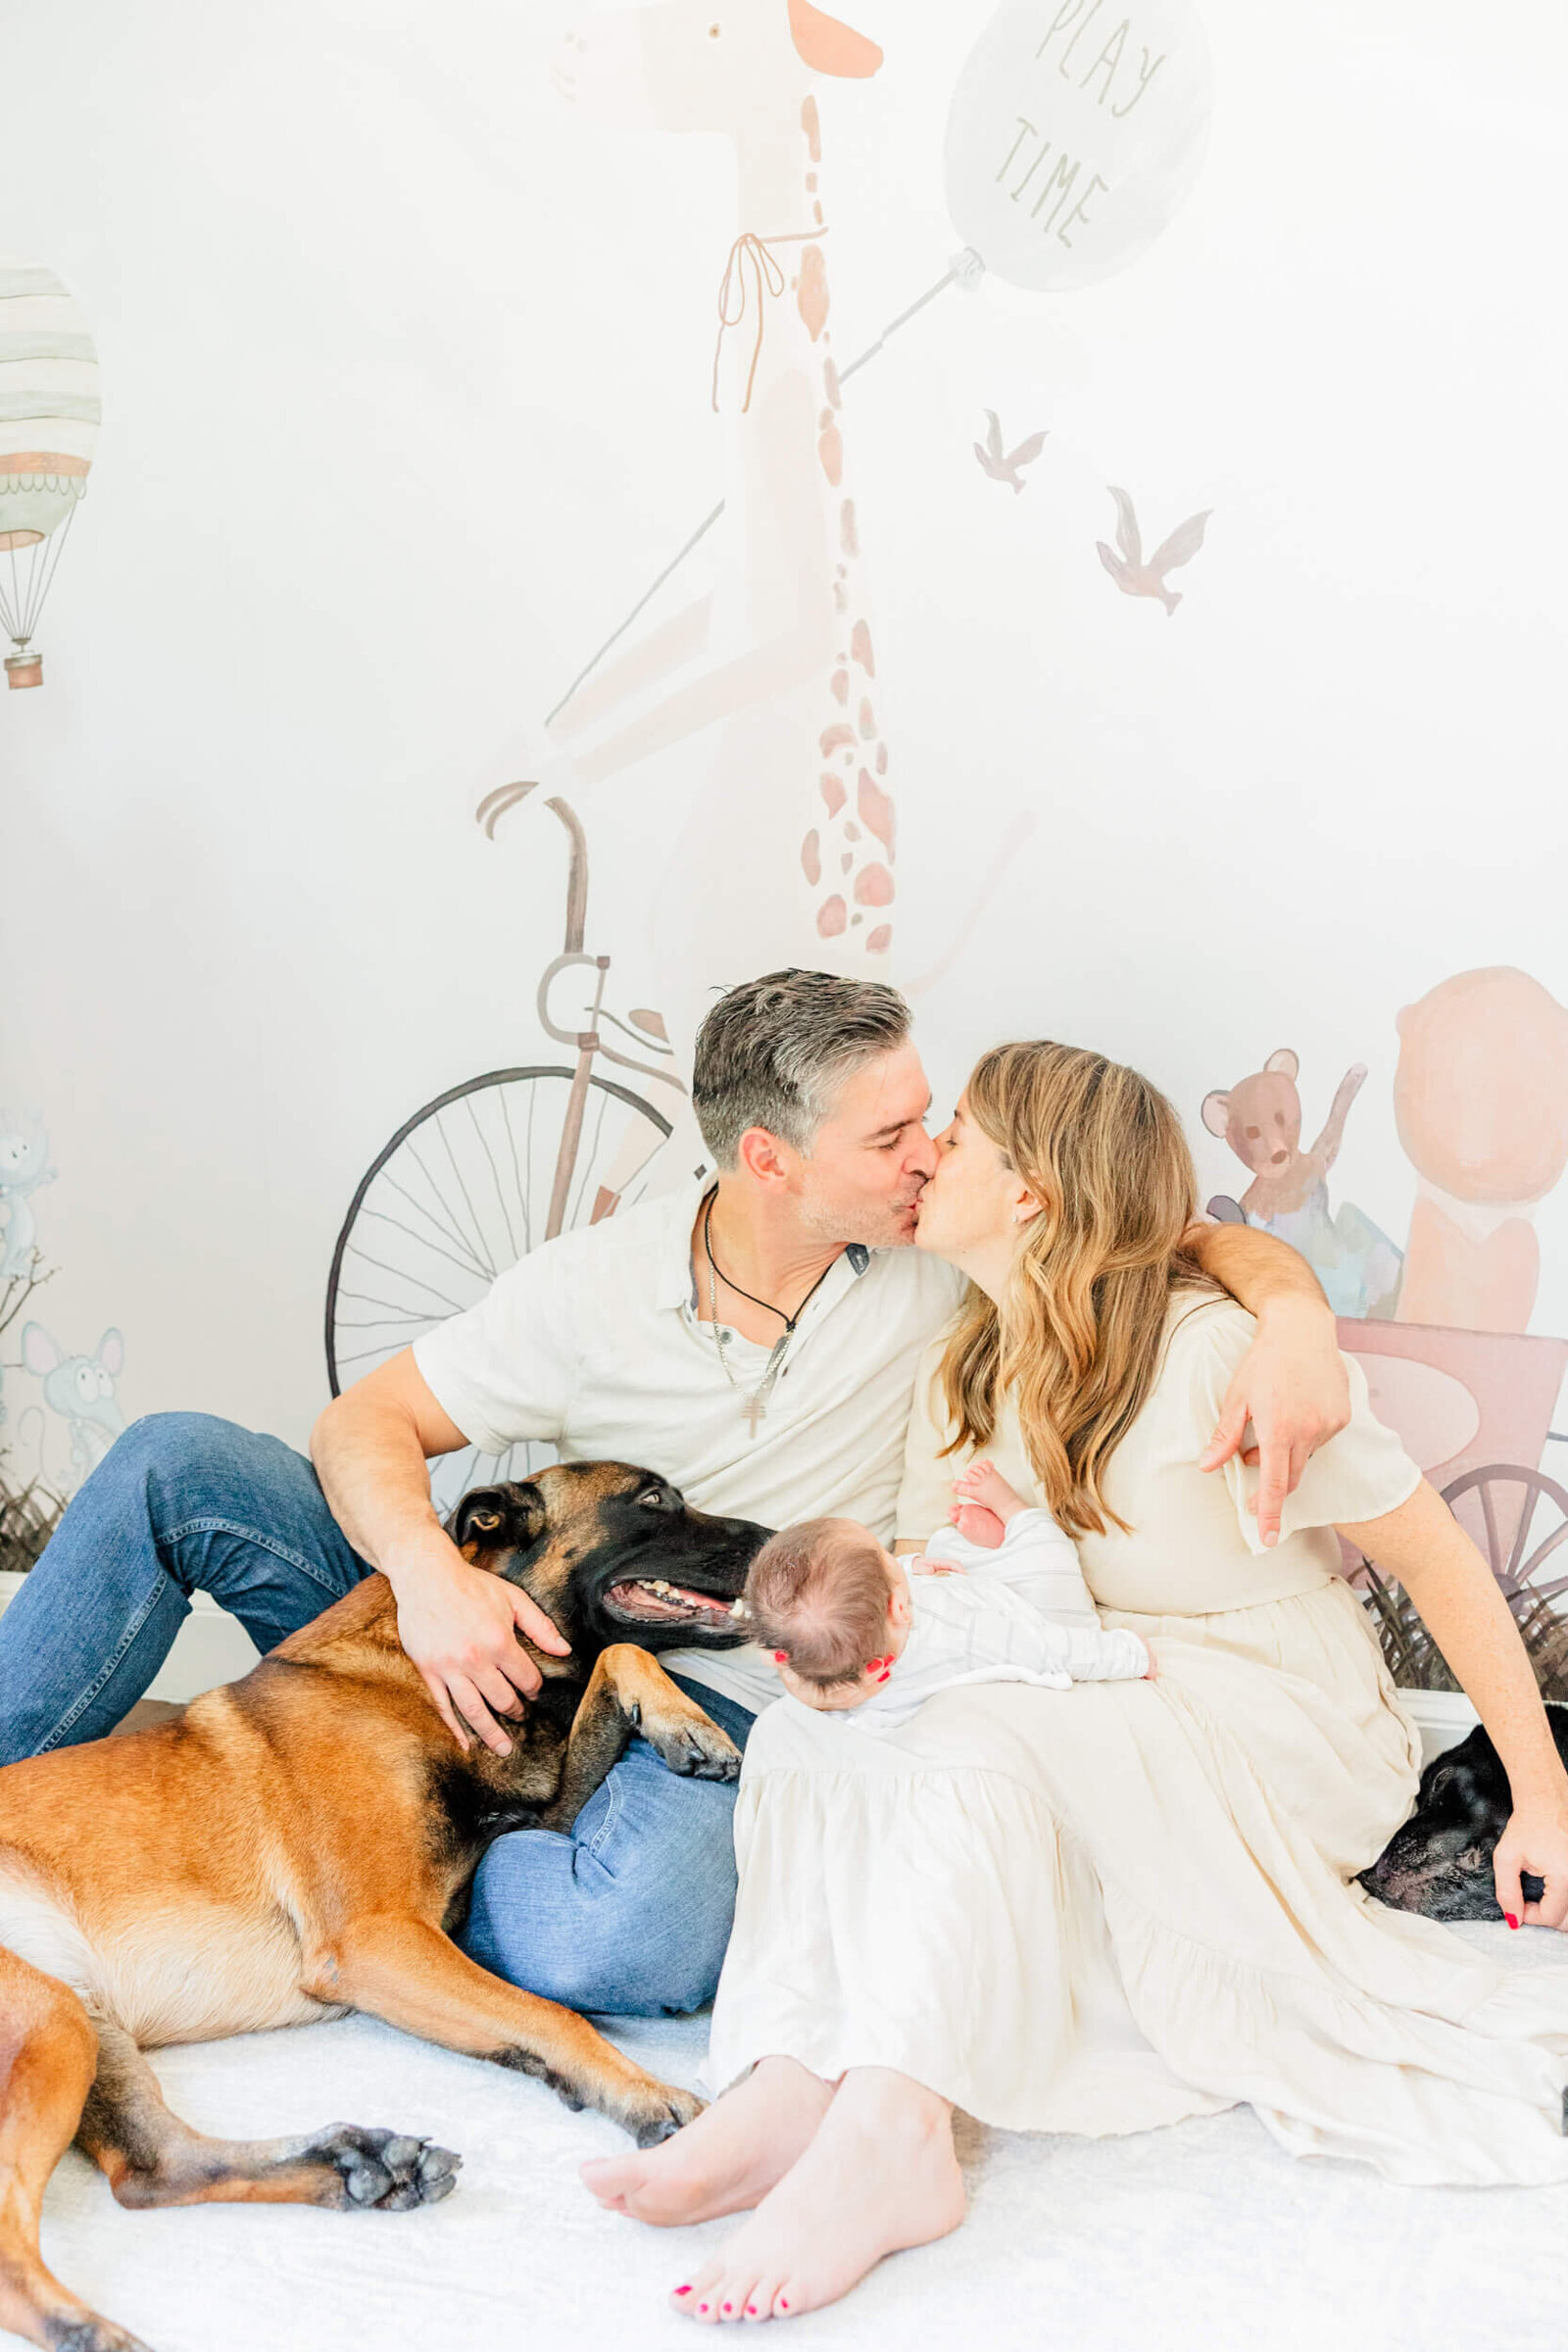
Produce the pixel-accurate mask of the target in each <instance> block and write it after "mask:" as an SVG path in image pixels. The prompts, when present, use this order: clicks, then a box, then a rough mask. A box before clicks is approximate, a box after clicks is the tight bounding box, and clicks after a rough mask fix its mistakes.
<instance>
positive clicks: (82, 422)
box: [0, 254, 99, 686]
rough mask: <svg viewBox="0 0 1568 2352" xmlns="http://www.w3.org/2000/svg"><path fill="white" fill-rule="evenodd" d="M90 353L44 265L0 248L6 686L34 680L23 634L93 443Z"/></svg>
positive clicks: (39, 672) (0, 607) (80, 324)
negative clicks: (9, 648) (7, 644)
mask: <svg viewBox="0 0 1568 2352" xmlns="http://www.w3.org/2000/svg"><path fill="white" fill-rule="evenodd" d="M98 418H99V406H98V354H97V353H96V352H95V351H94V349H93V343H92V337H91V335H90V334H89V333H88V332H87V325H86V321H85V319H83V318H82V316H81V313H80V312H79V311H78V310H77V308H76V306H75V304H74V303H73V301H72V299H71V296H70V295H69V294H68V293H67V292H66V289H65V287H64V286H63V285H62V284H61V283H60V280H59V278H58V277H56V275H55V273H54V271H53V270H45V269H42V268H40V267H39V266H38V264H36V263H34V262H22V261H17V260H15V259H13V258H11V257H10V256H8V255H5V254H0V623H3V624H4V627H5V631H6V634H7V635H8V636H9V637H10V639H11V641H12V643H13V645H14V646H15V647H16V651H15V653H13V654H11V655H9V656H8V657H7V659H6V678H7V681H8V683H9V684H11V685H12V686H41V685H42V684H43V659H42V656H41V655H39V654H35V653H34V652H33V651H32V633H33V630H34V629H35V628H36V627H37V625H38V615H39V613H40V612H41V611H42V609H43V601H44V598H45V597H46V596H47V595H48V593H49V588H50V584H51V582H52V581H53V579H54V576H55V571H56V568H57V566H58V564H59V562H60V551H61V549H62V548H63V546H64V545H65V540H66V534H67V532H68V531H69V530H70V528H71V521H72V517H73V515H74V514H75V512H76V507H77V504H78V503H79V501H80V499H81V496H82V493H83V492H84V491H85V489H86V487H87V474H88V469H89V468H90V466H91V465H92V456H93V450H94V449H95V447H96V446H97V441H98Z"/></svg>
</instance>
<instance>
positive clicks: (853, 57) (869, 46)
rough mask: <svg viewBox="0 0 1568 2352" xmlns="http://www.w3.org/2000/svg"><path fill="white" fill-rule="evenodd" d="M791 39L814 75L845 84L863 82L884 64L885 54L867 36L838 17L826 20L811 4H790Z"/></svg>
mask: <svg viewBox="0 0 1568 2352" xmlns="http://www.w3.org/2000/svg"><path fill="white" fill-rule="evenodd" d="M789 11H790V38H791V39H792V40H793V41H794V43H795V47H796V50H797V52H798V54H799V56H800V58H801V61H802V63H803V64H804V65H808V66H809V67H810V69H811V71H812V73H836V74H837V75H838V76H839V77H840V79H841V80H849V81H863V80H864V79H865V78H866V76H867V75H868V74H871V73H875V72H876V70H877V68H878V66H879V65H880V64H881V63H882V52H881V50H880V49H879V48H878V47H877V45H876V43H875V41H868V40H867V39H866V37H865V35H864V33H863V32H852V31H851V29H850V27H849V25H841V24H840V23H839V21H838V19H837V17H825V16H824V15H823V14H822V11H821V10H820V9H819V8H813V7H812V6H811V0H789Z"/></svg>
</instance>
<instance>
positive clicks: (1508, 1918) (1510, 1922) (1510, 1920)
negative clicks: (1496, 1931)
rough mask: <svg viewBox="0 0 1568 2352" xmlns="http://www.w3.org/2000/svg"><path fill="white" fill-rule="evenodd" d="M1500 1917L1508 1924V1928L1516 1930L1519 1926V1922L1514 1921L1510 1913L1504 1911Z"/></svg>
mask: <svg viewBox="0 0 1568 2352" xmlns="http://www.w3.org/2000/svg"><path fill="white" fill-rule="evenodd" d="M1502 1916H1503V1918H1504V1919H1505V1920H1506V1921H1507V1922H1508V1925H1509V1927H1510V1928H1517V1926H1518V1925H1519V1922H1518V1921H1517V1920H1516V1919H1515V1917H1514V1915H1513V1913H1512V1912H1511V1911H1505V1912H1504V1913H1503V1915H1502Z"/></svg>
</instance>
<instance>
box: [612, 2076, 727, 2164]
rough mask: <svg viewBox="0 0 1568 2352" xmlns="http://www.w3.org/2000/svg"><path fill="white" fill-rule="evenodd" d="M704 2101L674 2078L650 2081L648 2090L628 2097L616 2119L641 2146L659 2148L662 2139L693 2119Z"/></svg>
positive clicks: (682, 2128)
mask: <svg viewBox="0 0 1568 2352" xmlns="http://www.w3.org/2000/svg"><path fill="white" fill-rule="evenodd" d="M705 2105H706V2101H705V2100H702V2099H700V2098H699V2097H698V2096H697V2093H696V2091H694V2090H680V2089H678V2088H677V2087H676V2085H675V2084H674V2083H672V2082H650V2083H649V2085H648V2088H647V2089H646V2091H641V2092H638V2093H636V2094H635V2095H634V2096H633V2097H631V2098H629V2099H627V2100H626V2101H625V2103H624V2105H623V2107H622V2109H621V2112H620V2115H619V2116H618V2118H617V2119H616V2120H617V2121H618V2122H619V2123H620V2124H622V2125H623V2126H624V2127H625V2129H626V2130H627V2131H629V2132H630V2133H631V2135H632V2137H633V2139H634V2140H635V2141H636V2142H637V2145H638V2146H639V2147H640V2148H657V2147H658V2146H659V2143H660V2141H661V2140H664V2139H671V2138H673V2137H674V2135H675V2133H676V2132H677V2131H683V2130H684V2129H685V2127H686V2126H687V2125H688V2124H690V2123H694V2122H695V2121H696V2119H697V2117H698V2116H700V2115H701V2114H702V2112H703V2108H704V2106H705Z"/></svg>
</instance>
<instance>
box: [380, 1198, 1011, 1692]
mask: <svg viewBox="0 0 1568 2352" xmlns="http://www.w3.org/2000/svg"><path fill="white" fill-rule="evenodd" d="M701 1199H702V1188H701V1187H700V1186H691V1185H687V1186H683V1187H682V1188H681V1190H680V1192H679V1193H672V1194H669V1195H667V1196H665V1197H664V1198H662V1199H660V1200H657V1201H644V1202H642V1203H641V1204H640V1205H639V1206H638V1207H636V1208H633V1209H628V1210H627V1212H626V1213H625V1215H624V1216H618V1217H613V1218H610V1219H607V1220H606V1222H605V1223H604V1224H602V1225H593V1226H588V1227H586V1228H584V1229H581V1230H579V1231H577V1232H574V1233H564V1234H562V1235H561V1236H560V1238H559V1239H558V1240H556V1241H553V1242H546V1243H544V1244H543V1246H542V1247H541V1248H539V1249H538V1250H531V1251H530V1252H529V1254H528V1255H527V1256H526V1257H523V1258H520V1259H519V1260H518V1262H517V1264H516V1265H515V1266H514V1267H513V1268H512V1270H511V1271H510V1273H506V1274H503V1275H501V1276H500V1278H499V1279H498V1280H497V1281H496V1282H495V1283H493V1284H492V1285H491V1288H490V1290H489V1291H488V1292H487V1293H486V1295H485V1297H484V1298H483V1299H481V1300H480V1301H479V1303H478V1305H477V1306H473V1307H470V1308H468V1310H467V1312H466V1313H465V1314H461V1315H454V1316H453V1318H452V1319H451V1321H450V1322H447V1323H442V1324H439V1325H438V1326H437V1327H436V1329H435V1330H434V1331H429V1332H426V1333H425V1335H424V1337H423V1338H422V1339H419V1340H417V1341H416V1342H415V1347H414V1360H415V1362H416V1363H417V1365H418V1367H419V1371H420V1373H421V1374H422V1376H423V1378H424V1381H425V1383H426V1385H427V1387H428V1388H429V1390H430V1392H431V1394H432V1396H433V1397H435V1399H436V1401H437V1403H438V1404H440V1405H441V1406H442V1407H443V1409H444V1410H445V1411H446V1412H447V1413H449V1414H450V1416H451V1418H452V1419H453V1420H454V1421H455V1422H456V1423H457V1425H458V1427H459V1429H461V1430H462V1432H463V1434H464V1436H465V1437H466V1439H467V1440H468V1441H469V1443H470V1444H471V1445H475V1446H482V1447H483V1449H484V1450H485V1451H486V1452H487V1453H499V1452H503V1451H505V1449H506V1448H507V1446H515V1445H517V1444H519V1443H520V1442H521V1441H522V1440H524V1439H530V1438H531V1439H535V1440H542V1441H544V1442H547V1443H548V1444H550V1445H553V1446H555V1447H556V1448H557V1450H558V1451H559V1452H560V1454H561V1456H562V1459H563V1460H564V1461H579V1462H580V1461H622V1462H635V1463H638V1464H639V1465H641V1466H643V1467H646V1468H648V1469H650V1470H657V1471H659V1472H660V1473H661V1475H662V1477H665V1478H667V1479H669V1480H670V1481H671V1482H672V1483H673V1484H674V1485H676V1486H678V1487H679V1488H680V1489H681V1491H682V1493H683V1494H684V1495H686V1497H687V1499H688V1500H689V1501H691V1502H694V1503H695V1504H696V1505H697V1507H698V1508H699V1510H705V1511H715V1512H719V1513H723V1514H727V1515H728V1514H732V1515H734V1516H736V1517H740V1518H747V1519H758V1520H760V1521H761V1522H762V1524H763V1525H764V1526H767V1527H788V1526H790V1525H792V1524H793V1523H794V1522H795V1521H797V1520H800V1519H814V1518H816V1517H817V1516H819V1515H820V1514H823V1513H828V1512H831V1513H834V1514H836V1515H842V1516H843V1517H844V1518H847V1519H858V1520H860V1521H861V1522H862V1523H863V1524H864V1525H865V1526H866V1527H868V1528H870V1529H871V1531H872V1533H873V1534H874V1535H875V1536H876V1537H877V1538H878V1539H879V1540H880V1541H881V1542H882V1543H884V1544H891V1543H892V1542H893V1537H894V1511H895V1506H896V1504H897V1501H898V1493H899V1485H900V1481H901V1478H902V1475H903V1469H904V1440H905V1432H906V1429H907V1423H908V1419H909V1405H910V1399H911V1397H912V1396H913V1393H914V1376H915V1371H916V1368H917V1367H918V1364H919V1361H920V1356H921V1354H922V1352H923V1350H924V1349H925V1348H927V1347H928V1346H929V1345H930V1343H931V1341H932V1339H933V1338H934V1337H935V1336H936V1334H937V1333H938V1332H939V1331H940V1330H941V1329H942V1327H943V1325H944V1324H945V1323H946V1322H947V1321H948V1319H949V1317H950V1316H951V1315H952V1314H953V1311H954V1309H955V1308H956V1305H957V1303H958V1300H959V1299H960V1298H961V1296H962V1294H963V1287H964V1285H963V1277H962V1276H961V1275H960V1274H958V1273H956V1271H955V1270H954V1268H953V1267H952V1266H949V1265H945V1264H944V1263H943V1262H942V1260H941V1259H940V1258H934V1257H928V1256H926V1255H925V1254H924V1253H923V1252H922V1251H920V1250H912V1249H905V1250H865V1249H862V1248H861V1247H860V1246H859V1245H858V1244H854V1245H852V1246H851V1247H850V1248H849V1249H848V1250H845V1252H844V1254H843V1256H842V1257H840V1258H839V1259H837V1260H836V1262H835V1263H834V1264H833V1266H832V1267H830V1269H829V1271H828V1274H827V1277H826V1279H825V1281H824V1282H823V1283H822V1286H821V1288H820V1289H819V1290H818V1291H817V1293H816V1295H815V1297H814V1298H813V1299H810V1301H809V1304H808V1305H807V1307H806V1309H805V1311H804V1313H803V1314H802V1316H801V1319H800V1325H799V1328H798V1329H797V1331H796V1333H795V1336H794V1338H793V1339H792V1340H791V1342H790V1346H789V1349H788V1352H787V1353H786V1355H785V1358H784V1364H783V1368H782V1370H781V1371H780V1373H779V1376H778V1379H777V1380H776V1381H775V1383H774V1385H773V1390H772V1394H771V1395H770V1396H769V1397H768V1399H767V1411H766V1414H765V1417H764V1418H763V1419H762V1420H761V1422H760V1424H759V1426H758V1430H757V1434H756V1436H755V1437H754V1436H753V1434H752V1432H751V1429H750V1427H749V1425H748V1422H747V1418H746V1413H745V1410H744V1405H743V1396H742V1395H741V1394H737V1392H736V1390H735V1388H733V1387H732V1386H731V1385H730V1382H729V1380H728V1379H727V1377H726V1375H725V1371H724V1367H723V1365H722V1363H721V1362H720V1361H719V1355H718V1348H717V1346H716V1344H715V1342H714V1338H713V1327H712V1325H711V1323H701V1322H699V1321H698V1317H697V1292H696V1285H695V1281H694V1277H693V1270H692V1260H691V1235H692V1226H693V1224H694V1222H695V1220H696V1216H697V1208H698V1203H699V1201H701ZM725 1329H726V1332H727V1333H728V1341H727V1346H726V1349H725V1352H726V1353H727V1355H728V1357H729V1359H730V1364H731V1366H732V1368H733V1371H734V1374H735V1378H736V1380H737V1382H739V1384H740V1389H741V1391H742V1392H743V1393H744V1394H745V1395H749V1394H750V1393H751V1391H752V1390H753V1389H755V1388H756V1386H757V1384H758V1382H759V1380H760V1378H761V1375H762V1370H763V1367H764V1365H765V1364H766V1362H767V1354H768V1351H767V1349H766V1348H760V1347H758V1346H756V1345H755V1343H753V1342H751V1341H749V1340H745V1339H742V1338H741V1336H740V1334H739V1333H738V1332H734V1331H731V1330H730V1329H729V1326H728V1325H726V1326H725ZM664 1663H665V1664H666V1665H667V1666H669V1667H670V1668H672V1669H673V1671H675V1672H676V1673H678V1674H684V1675H687V1676H689V1677H690V1679H691V1680H692V1681H693V1682H699V1683H703V1684H705V1685H706V1686H707V1687H708V1688H709V1689H711V1690H714V1691H721V1692H722V1693H723V1694H724V1695H725V1696H726V1697H728V1698H733V1699H734V1700H735V1701H736V1702H737V1704H738V1705H740V1706H743V1707H750V1708H753V1709H754V1710H755V1709H757V1708H759V1707H763V1706H766V1705H767V1704H768V1702H769V1701H770V1700H772V1699H774V1698H777V1696H778V1695H779V1682H778V1677H777V1675H776V1674H775V1672H774V1670H773V1667H772V1664H771V1662H770V1661H769V1660H768V1659H766V1658H765V1657H764V1656H763V1654H762V1652H761V1651H760V1650H759V1649H758V1648H757V1647H756V1646H755V1645H749V1646H748V1647H746V1648H744V1649H734V1650H726V1651H711V1650H700V1649H682V1650H675V1651H670V1652H666V1653H665V1656H664Z"/></svg>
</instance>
